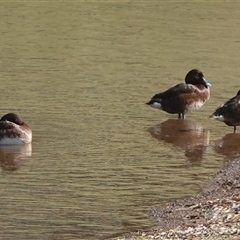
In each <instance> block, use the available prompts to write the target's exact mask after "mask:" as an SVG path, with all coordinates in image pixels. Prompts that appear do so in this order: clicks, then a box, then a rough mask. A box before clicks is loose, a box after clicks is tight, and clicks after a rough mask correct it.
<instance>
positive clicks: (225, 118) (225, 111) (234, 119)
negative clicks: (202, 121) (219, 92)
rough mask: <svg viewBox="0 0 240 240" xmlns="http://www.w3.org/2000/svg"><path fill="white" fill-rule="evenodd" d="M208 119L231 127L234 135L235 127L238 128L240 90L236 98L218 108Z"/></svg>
mask: <svg viewBox="0 0 240 240" xmlns="http://www.w3.org/2000/svg"><path fill="white" fill-rule="evenodd" d="M209 118H211V119H215V120H218V121H221V122H224V123H225V124H226V125H228V126H233V132H234V133H235V132H236V130H237V126H240V90H239V91H238V92H237V95H236V96H234V97H232V98H230V99H229V100H227V101H226V102H225V103H223V104H222V105H221V106H220V107H218V108H217V109H216V110H215V111H214V113H213V114H211V115H210V116H209Z"/></svg>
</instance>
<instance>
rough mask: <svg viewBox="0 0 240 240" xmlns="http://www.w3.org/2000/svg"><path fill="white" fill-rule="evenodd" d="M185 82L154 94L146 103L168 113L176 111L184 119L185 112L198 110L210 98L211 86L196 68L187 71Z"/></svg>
mask: <svg viewBox="0 0 240 240" xmlns="http://www.w3.org/2000/svg"><path fill="white" fill-rule="evenodd" d="M185 82H186V83H180V84H177V85H176V86H174V87H171V88H169V89H168V90H166V91H165V92H161V93H157V94H155V95H154V96H153V97H152V99H151V100H150V101H149V102H148V103H146V104H148V105H150V106H151V107H153V108H157V109H160V110H163V111H165V112H168V113H172V114H174V113H177V114H178V118H183V119H184V116H185V114H186V113H187V112H189V111H194V110H198V109H199V108H201V107H202V106H203V104H204V103H205V102H206V101H207V100H208V99H209V98H210V89H209V87H210V86H211V84H210V83H208V82H207V80H206V79H205V78H204V76H203V73H202V72H201V71H199V70H197V69H192V70H191V71H189V72H188V73H187V75H186V77H185Z"/></svg>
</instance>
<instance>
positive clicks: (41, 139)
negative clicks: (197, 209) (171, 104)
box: [0, 2, 240, 239]
mask: <svg viewBox="0 0 240 240" xmlns="http://www.w3.org/2000/svg"><path fill="white" fill-rule="evenodd" d="M239 9H240V8H239V4H235V6H234V4H230V3H175V2H171V3H166V2H165V3H164V2H162V3H157V2H142V3H133V2H132V3H131V2H122V3H119V2H95V3H93V2H91V3H90V2H89V3H87V2H81V3H77V2H71V4H70V3H64V2H59V3H56V2H48V3H47V2H38V3H37V2H25V3H24V2H17V3H13V2H12V3H2V4H1V6H0V13H1V16H2V18H1V19H2V21H1V23H0V31H1V41H0V49H1V70H0V74H1V75H0V76H1V77H0V82H1V86H2V87H1V89H2V95H1V99H2V104H1V115H3V114H5V113H7V112H16V113H17V114H19V115H20V116H21V117H22V118H23V120H24V121H26V122H27V123H28V124H29V125H30V126H31V127H32V129H33V143H32V145H30V146H25V147H12V148H11V147H9V148H7V147H1V148H0V158H1V159H0V166H1V168H2V171H1V182H0V189H1V195H0V204H1V210H0V221H1V224H0V238H1V239H16V237H17V238H18V239H102V238H105V237H108V236H110V235H112V234H118V233H122V232H126V231H131V230H134V229H139V228H143V227H147V226H150V225H151V224H153V222H151V220H150V219H148V211H149V210H150V208H151V207H152V206H155V205H157V204H162V203H164V202H167V201H171V200H173V199H177V198H180V197H184V196H190V195H193V194H196V193H197V192H199V191H200V190H201V188H202V186H203V185H204V183H205V182H206V181H207V180H208V179H209V178H211V177H212V176H213V175H214V174H216V173H217V172H218V171H219V169H221V168H222V166H223V165H224V162H225V161H226V160H228V159H235V158H237V157H238V146H237V145H236V144H234V143H235V142H236V139H235V138H238V135H236V136H235V137H232V135H231V133H232V131H233V129H232V128H230V127H228V126H226V125H224V124H223V123H220V122H216V121H209V120H207V119H206V117H207V116H208V115H210V114H211V113H212V112H213V110H214V109H215V108H216V107H217V106H218V105H220V104H221V103H222V102H223V101H225V100H226V99H228V98H230V97H232V96H233V95H234V94H235V93H236V92H237V90H238V88H239V80H238V68H239V66H238V60H239V51H240V50H239V49H240V48H239V33H238V31H236V29H238V25H239V11H240V10H239ZM191 68H199V69H201V70H202V71H203V73H204V74H205V77H206V79H207V80H208V81H209V82H211V84H212V88H211V94H212V97H211V99H210V100H209V101H208V102H207V104H206V105H205V106H204V107H202V109H200V110H199V111H198V112H194V113H193V114H189V115H187V121H184V122H179V121H178V120H176V119H174V118H176V117H177V116H172V115H169V114H167V113H164V112H161V111H157V110H156V109H152V108H150V107H148V106H146V105H145V104H144V103H145V102H146V101H148V100H149V98H150V97H151V96H152V95H153V94H154V93H156V92H159V91H161V90H165V89H167V88H168V87H170V86H173V85H175V84H177V83H179V82H182V81H183V79H184V77H185V74H186V73H187V72H188V71H189V70H190V69H191ZM169 118H171V119H173V120H169ZM176 133H177V134H176ZM228 134H230V135H228ZM175 135H176V136H177V138H174V136H175ZM232 138H233V139H234V141H233V142H232ZM228 146H233V147H231V148H229V147H228ZM229 149H230V150H229Z"/></svg>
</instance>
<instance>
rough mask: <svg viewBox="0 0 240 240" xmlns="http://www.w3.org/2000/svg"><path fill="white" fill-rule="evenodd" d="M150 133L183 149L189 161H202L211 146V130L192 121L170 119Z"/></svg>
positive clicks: (152, 129) (152, 128) (150, 129)
mask: <svg viewBox="0 0 240 240" xmlns="http://www.w3.org/2000/svg"><path fill="white" fill-rule="evenodd" d="M148 131H149V132H150V134H151V135H152V136H153V137H154V138H156V139H158V140H160V141H164V142H167V143H171V144H173V145H174V146H175V147H179V148H181V149H183V150H184V151H185V156H186V157H187V159H189V161H193V162H194V161H199V160H202V158H203V155H204V153H205V152H206V150H207V147H208V145H209V138H210V132H209V130H207V129H204V128H203V127H202V126H201V124H200V123H197V122H194V121H191V120H183V119H168V120H167V121H165V122H163V123H161V124H158V125H156V126H154V127H150V128H149V129H148Z"/></svg>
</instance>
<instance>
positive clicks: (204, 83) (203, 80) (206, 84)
mask: <svg viewBox="0 0 240 240" xmlns="http://www.w3.org/2000/svg"><path fill="white" fill-rule="evenodd" d="M202 84H203V86H205V87H206V88H209V87H211V86H212V84H211V83H209V82H208V81H207V80H206V79H205V78H202Z"/></svg>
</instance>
